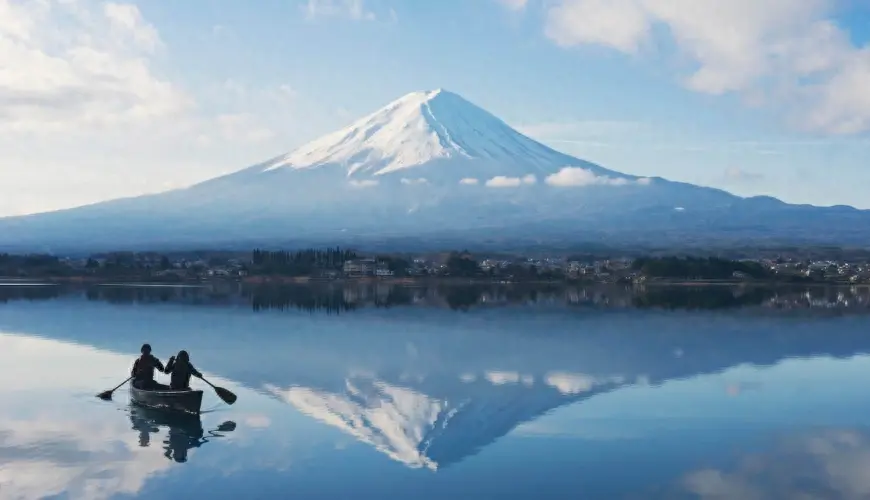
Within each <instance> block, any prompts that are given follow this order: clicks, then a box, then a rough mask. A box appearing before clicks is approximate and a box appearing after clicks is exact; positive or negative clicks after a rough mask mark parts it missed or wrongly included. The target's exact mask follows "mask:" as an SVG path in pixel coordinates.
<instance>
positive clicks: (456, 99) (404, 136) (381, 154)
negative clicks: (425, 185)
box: [260, 89, 565, 176]
mask: <svg viewBox="0 0 870 500" xmlns="http://www.w3.org/2000/svg"><path fill="white" fill-rule="evenodd" d="M564 158H565V157H564V155H562V154H561V153H558V152H556V151H553V150H552V149H550V148H548V147H546V146H544V145H543V144H540V143H538V142H536V141H534V140H532V139H530V138H528V137H526V136H525V135H523V134H521V133H519V132H517V131H516V130H514V129H513V128H511V127H510V126H508V125H507V124H506V123H504V122H503V121H502V120H500V119H498V118H496V117H495V116H493V115H492V114H490V113H488V112H487V111H485V110H483V109H481V108H479V107H478V106H476V105H474V104H472V103H470V102H468V101H467V100H465V99H464V98H462V97H461V96H459V95H457V94H455V93H453V92H449V91H447V90H444V89H436V90H430V91H423V92H412V93H410V94H407V95H404V96H402V97H401V98H399V99H396V100H395V101H393V102H391V103H389V104H387V105H386V106H384V107H383V108H381V109H379V110H378V111H375V112H374V113H372V114H370V115H368V116H365V117H363V118H361V119H359V120H357V121H356V122H355V123H353V124H352V125H350V126H349V127H347V128H344V129H342V130H339V131H337V132H334V133H331V134H328V135H326V136H323V137H321V138H319V139H317V140H315V141H313V142H311V143H308V144H306V145H304V146H302V147H300V148H299V149H297V150H295V151H293V152H291V153H289V154H287V155H285V156H283V157H280V158H277V159H275V160H273V161H270V162H267V163H266V164H264V165H261V167H260V168H261V171H269V170H275V169H279V168H293V169H308V168H316V167H322V166H327V165H333V166H340V167H343V168H344V169H345V171H346V175H347V176H354V175H355V174H356V175H383V174H388V173H392V172H396V171H400V170H403V169H407V168H411V167H416V166H420V165H423V164H427V163H430V162H433V161H438V160H448V159H451V160H455V159H464V160H470V161H480V162H483V163H492V162H498V163H500V164H502V165H504V164H505V163H507V164H514V163H518V162H520V161H521V162H522V164H523V165H524V167H526V168H528V167H532V170H533V171H532V172H523V174H528V173H535V172H534V171H535V170H539V171H543V169H544V168H545V167H547V168H548V169H549V168H552V166H553V164H559V163H560V162H564ZM508 173H510V172H508Z"/></svg>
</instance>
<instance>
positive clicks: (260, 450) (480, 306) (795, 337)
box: [0, 283, 870, 500]
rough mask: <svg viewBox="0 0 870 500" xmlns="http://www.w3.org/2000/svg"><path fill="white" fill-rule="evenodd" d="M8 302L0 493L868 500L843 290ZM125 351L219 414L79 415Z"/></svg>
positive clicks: (862, 377)
mask: <svg viewBox="0 0 870 500" xmlns="http://www.w3.org/2000/svg"><path fill="white" fill-rule="evenodd" d="M15 288H16V287H0V294H2V299H3V300H5V301H6V303H5V304H3V305H0V364H2V365H3V366H4V367H6V376H7V379H6V381H5V382H6V383H5V384H2V385H0V386H2V387H5V389H2V393H0V395H2V396H3V397H4V399H3V401H4V406H3V408H2V409H0V497H3V498H5V496H10V495H11V497H12V498H46V497H52V496H61V497H63V494H64V492H66V493H67V494H68V497H70V498H110V497H114V496H116V495H117V496H121V497H130V496H141V497H144V498H165V497H167V496H171V495H173V494H175V493H174V492H178V491H182V488H188V489H189V490H192V491H196V492H197V495H198V496H202V497H204V498H249V497H250V495H251V494H252V493H251V492H256V494H257V495H258V497H259V498H283V497H285V496H286V495H287V494H288V492H289V491H292V493H293V495H295V496H297V497H299V498H386V497H393V498H420V499H424V500H428V499H436V498H516V499H525V498H577V497H584V498H607V499H610V498H626V497H629V498H699V497H700V498H740V499H741V500H742V499H744V498H747V499H749V498H797V497H800V496H801V495H805V496H806V495H809V494H810V493H817V492H822V493H821V494H820V496H822V497H824V498H865V497H867V494H868V493H870V489H868V488H866V487H865V484H866V483H865V482H864V480H863V479H862V478H863V477H865V476H866V471H867V470H868V469H867V467H868V466H870V461H868V457H870V454H868V452H867V450H870V439H868V436H870V432H868V427H867V423H868V422H867V421H866V415H868V414H870V400H868V399H867V398H866V397H865V396H866V387H865V381H866V378H867V375H868V373H870V336H868V335H867V331H868V318H870V317H868V316H862V314H863V313H864V312H865V311H866V310H867V308H868V306H867V290H866V289H865V288H816V289H764V288H751V287H745V288H736V287H707V288H691V287H667V288H666V287H647V288H619V287H597V288H596V287H593V288H574V287H561V286H552V287H517V286H513V287H512V286H497V285H493V286H480V285H475V286H464V285H449V286H448V285H443V284H442V285H440V286H418V287H408V286H406V287H396V286H385V285H383V284H380V285H377V284H362V283H355V284H345V285H342V286H337V285H333V286H327V285H318V286H302V285H297V286H274V287H244V286H224V285H221V286H219V285H214V284H210V285H206V286H202V287H186V288H172V287H147V288H137V287H133V286H94V287H87V288H75V287H63V286H56V287H42V288H41V289H40V290H39V291H38V292H35V291H33V289H32V288H29V289H27V290H23V291H22V290H20V289H19V291H20V293H16V290H15ZM456 311H462V312H456ZM315 312H316V313H317V314H315ZM321 313H322V314H321ZM345 313H347V314H345ZM143 341H148V342H149V343H151V344H152V346H153V347H154V349H155V354H157V355H158V357H160V358H161V359H163V360H165V359H166V358H167V357H168V356H169V355H171V354H175V353H176V352H177V349H179V348H184V349H186V350H188V351H189V352H190V353H191V356H192V360H193V362H194V363H195V364H196V366H197V367H198V368H199V369H201V370H203V371H204V372H205V373H206V375H207V377H208V378H209V379H210V380H212V381H214V382H218V381H219V384H220V385H226V386H227V387H229V388H231V389H232V390H233V391H234V392H236V393H237V394H239V402H238V403H236V404H235V405H233V406H232V407H226V406H225V405H223V406H220V401H219V400H218V399H217V397H216V396H215V395H214V394H213V393H208V394H206V398H210V401H208V402H207V404H206V407H210V406H211V404H215V405H217V406H215V412H213V413H208V414H205V415H204V416H203V417H202V420H200V419H199V418H193V419H192V420H190V419H189V420H176V419H173V418H171V417H169V416H168V415H165V414H157V413H151V412H149V411H148V410H147V409H141V408H139V407H132V408H130V409H129V413H127V407H126V406H121V407H118V406H117V405H116V403H118V404H122V405H123V402H121V397H120V396H119V397H118V401H117V402H116V403H105V402H102V401H99V400H96V399H95V398H94V397H93V393H94V392H96V391H98V390H99V389H102V388H105V387H112V386H114V385H115V384H117V383H118V382H120V378H123V377H125V376H126V375H125V374H126V373H127V371H128V370H129V366H130V363H131V362H132V360H133V359H134V357H135V355H136V351H137V350H138V348H139V345H141V343H142V342H143ZM161 377H162V375H161ZM15 378H20V379H21V381H16V380H15ZM13 382H17V383H18V384H24V387H23V389H22V388H20V387H17V386H16V383H13ZM195 383H199V382H195ZM67 409H71V411H68V412H67V413H64V412H65V411H66V410H67ZM113 410H117V411H113ZM119 411H120V412H125V413H123V414H119V413H118V412H119ZM221 411H225V412H226V413H223V414H222V413H220V412H221ZM79 412H81V413H79ZM82 415H84V416H82ZM223 420H229V422H225V423H224V424H222V425H218V424H219V423H220V422H221V421H223ZM233 422H240V428H239V429H238V430H234V428H235V425H234V424H233ZM207 429H211V430H207ZM218 437H223V439H219V440H218V439H217V438H218ZM216 440H217V441H219V443H218V442H216ZM208 442H211V443H212V444H210V445H208V446H204V445H205V443H208ZM143 445H147V446H145V447H143ZM53 471H66V472H65V473H66V475H65V476H63V477H61V476H58V478H57V480H55V481H54V482H52V483H51V484H46V481H45V480H44V479H43V478H47V477H49V476H51V474H53V473H54V472H53ZM626 471H628V472H629V473H626ZM115 477H118V478H125V479H124V480H123V481H120V480H119V481H115V480H114V478H115ZM28 478H30V480H28ZM4 481H5V482H4ZM96 481H103V483H100V484H102V486H101V488H104V490H103V491H105V494H93V495H90V496H88V494H87V492H91V491H93V484H95V482H96ZM116 483H117V484H116ZM542 485H543V486H545V487H542ZM18 492H20V494H18ZM246 495H247V496H246ZM255 496H256V495H255ZM817 496H819V495H817Z"/></svg>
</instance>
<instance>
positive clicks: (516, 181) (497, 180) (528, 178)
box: [459, 174, 538, 188]
mask: <svg viewBox="0 0 870 500" xmlns="http://www.w3.org/2000/svg"><path fill="white" fill-rule="evenodd" d="M463 180H465V179H463ZM537 181H538V179H537V178H536V177H535V176H534V175H532V174H529V175H525V176H523V177H507V176H504V175H497V176H495V177H493V178H492V179H490V180H488V181H486V186H487V187H493V188H512V187H519V186H521V185H523V184H534V183H536V182H537ZM459 182H460V183H462V181H459Z"/></svg>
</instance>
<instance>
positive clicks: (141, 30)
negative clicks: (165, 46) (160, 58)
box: [103, 2, 162, 52]
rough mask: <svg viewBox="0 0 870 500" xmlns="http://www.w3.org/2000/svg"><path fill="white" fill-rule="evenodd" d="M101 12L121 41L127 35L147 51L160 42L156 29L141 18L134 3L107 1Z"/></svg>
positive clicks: (154, 48) (153, 48) (155, 47)
mask: <svg viewBox="0 0 870 500" xmlns="http://www.w3.org/2000/svg"><path fill="white" fill-rule="evenodd" d="M103 12H104V13H105V15H106V18H108V19H109V22H110V23H111V26H112V30H113V31H114V32H115V33H116V34H117V36H118V40H119V41H121V42H122V43H123V42H124V40H125V39H126V38H127V37H129V38H130V39H131V40H132V41H133V42H134V43H136V44H137V45H138V46H139V47H140V48H142V49H144V50H147V51H149V52H152V51H154V50H156V49H157V47H159V46H160V45H161V44H162V42H161V41H160V35H158V34H157V30H156V29H155V28H154V26H151V25H150V24H148V23H146V22H145V21H144V20H143V19H142V14H141V13H140V12H139V8H138V7H136V6H135V5H132V4H121V3H114V2H108V3H106V4H105V5H103Z"/></svg>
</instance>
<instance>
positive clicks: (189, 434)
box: [130, 405, 236, 463]
mask: <svg viewBox="0 0 870 500" xmlns="http://www.w3.org/2000/svg"><path fill="white" fill-rule="evenodd" d="M130 422H131V423H132V424H133V429H134V430H137V431H139V446H142V447H147V446H150V445H151V434H157V433H159V432H160V430H161V428H165V429H167V434H166V437H165V438H164V439H163V441H162V445H163V449H164V450H165V453H163V456H165V457H166V458H168V459H170V460H174V461H176V462H178V463H184V462H187V453H188V451H189V450H191V449H193V448H199V447H200V446H202V445H203V444H205V443H207V442H208V441H209V439H211V438H216V437H223V434H222V433H226V432H232V431H233V430H235V428H236V423H235V422H232V421H226V422H224V423H222V424H221V425H219V426H218V427H217V428H216V429H214V430H210V431H207V432H206V431H205V430H204V429H203V427H202V420H201V419H200V417H199V415H183V414H182V415H176V414H171V413H169V412H164V411H159V410H152V409H148V408H142V407H140V406H137V405H130Z"/></svg>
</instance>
